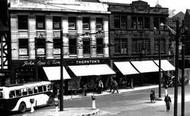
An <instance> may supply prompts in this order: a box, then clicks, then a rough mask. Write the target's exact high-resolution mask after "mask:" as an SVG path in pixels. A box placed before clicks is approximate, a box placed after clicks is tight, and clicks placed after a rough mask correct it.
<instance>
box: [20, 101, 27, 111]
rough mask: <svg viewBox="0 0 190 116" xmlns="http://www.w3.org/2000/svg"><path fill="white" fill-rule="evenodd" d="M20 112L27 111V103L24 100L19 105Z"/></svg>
mask: <svg viewBox="0 0 190 116" xmlns="http://www.w3.org/2000/svg"><path fill="white" fill-rule="evenodd" d="M19 112H22V113H24V112H26V104H25V103H24V102H22V103H21V104H20V106H19Z"/></svg>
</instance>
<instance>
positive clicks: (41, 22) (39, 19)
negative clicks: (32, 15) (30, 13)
mask: <svg viewBox="0 0 190 116" xmlns="http://www.w3.org/2000/svg"><path fill="white" fill-rule="evenodd" d="M36 29H45V16H36Z"/></svg>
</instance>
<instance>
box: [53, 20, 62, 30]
mask: <svg viewBox="0 0 190 116" xmlns="http://www.w3.org/2000/svg"><path fill="white" fill-rule="evenodd" d="M53 29H61V17H53Z"/></svg>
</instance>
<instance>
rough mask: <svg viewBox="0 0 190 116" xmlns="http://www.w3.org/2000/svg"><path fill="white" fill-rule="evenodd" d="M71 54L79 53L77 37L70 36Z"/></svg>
mask: <svg viewBox="0 0 190 116" xmlns="http://www.w3.org/2000/svg"><path fill="white" fill-rule="evenodd" d="M69 54H77V39H76V38H69Z"/></svg>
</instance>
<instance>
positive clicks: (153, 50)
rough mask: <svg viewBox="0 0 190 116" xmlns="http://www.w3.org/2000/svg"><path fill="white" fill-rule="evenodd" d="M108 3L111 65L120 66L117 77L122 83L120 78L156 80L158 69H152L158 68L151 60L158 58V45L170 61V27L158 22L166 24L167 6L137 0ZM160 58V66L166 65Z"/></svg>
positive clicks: (161, 52) (141, 82)
mask: <svg viewBox="0 0 190 116" xmlns="http://www.w3.org/2000/svg"><path fill="white" fill-rule="evenodd" d="M108 4H109V11H110V12H111V15H110V28H109V29H110V58H111V60H112V61H111V64H112V65H113V68H114V67H115V69H118V70H119V71H117V72H118V75H117V76H118V78H119V77H122V78H121V80H122V81H121V82H122V83H123V80H127V81H128V82H130V81H131V82H132V80H133V79H134V80H135V83H136V84H137V83H139V84H143V83H155V82H158V78H157V77H158V73H152V72H158V69H153V68H154V66H153V64H152V62H154V63H155V60H158V59H159V47H160V54H161V59H162V60H163V59H165V61H166V62H167V63H169V62H168V60H169V59H170V57H171V56H172V54H171V49H170V44H171V43H170V37H169V31H168V30H167V28H166V27H164V26H162V25H160V24H161V23H163V24H166V21H167V17H168V8H163V7H161V6H160V5H158V4H157V5H156V6H155V7H150V5H149V4H148V3H147V2H144V1H140V0H139V1H133V2H132V3H131V4H120V3H108ZM159 40H160V41H159ZM153 59H154V60H153ZM166 59H167V60H166ZM145 60H146V61H147V60H148V61H149V62H148V61H147V62H144V61H145ZM161 62H162V66H164V65H166V64H165V63H164V62H163V61H161ZM139 65H140V66H139ZM134 68H135V69H134ZM155 68H156V67H155ZM173 69H174V67H173V68H172V69H171V70H173ZM145 70H146V71H145ZM168 70H170V69H168ZM165 71H166V70H165ZM119 73H120V74H119ZM139 73H140V74H139ZM123 75H124V76H127V78H123ZM142 77H143V78H142ZM131 84H132V83H131ZM129 85H130V83H129ZM131 86H132V85H131Z"/></svg>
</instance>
